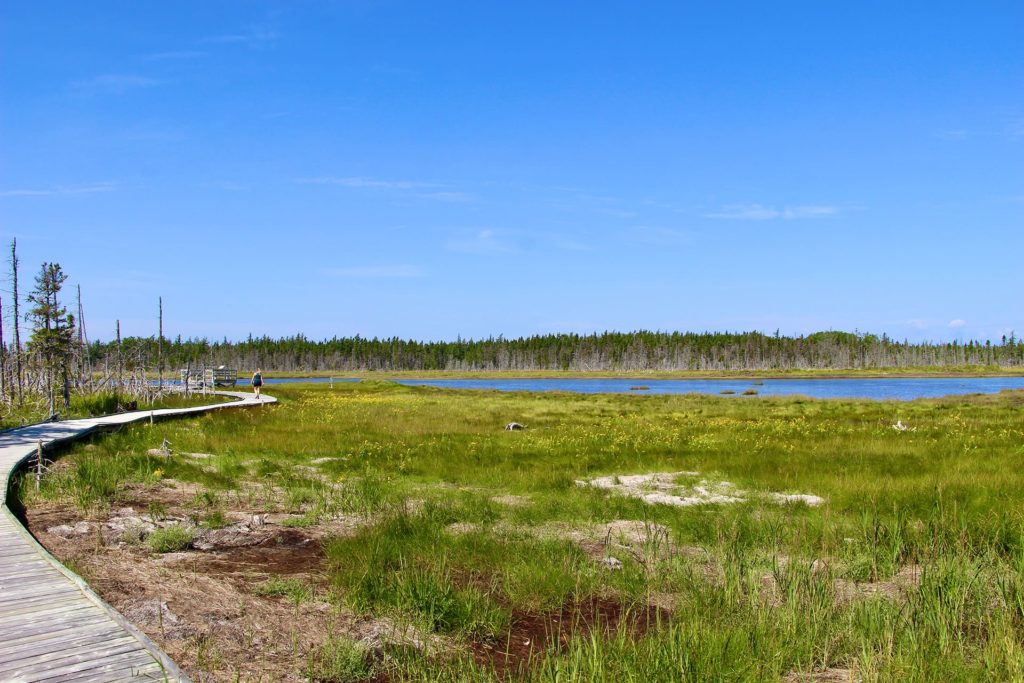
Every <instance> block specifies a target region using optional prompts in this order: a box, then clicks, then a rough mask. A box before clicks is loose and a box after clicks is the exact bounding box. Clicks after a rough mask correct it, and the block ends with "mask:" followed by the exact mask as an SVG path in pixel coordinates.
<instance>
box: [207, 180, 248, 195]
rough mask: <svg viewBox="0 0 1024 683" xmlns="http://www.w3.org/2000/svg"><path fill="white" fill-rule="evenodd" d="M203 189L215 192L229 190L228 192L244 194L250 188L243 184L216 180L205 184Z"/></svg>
mask: <svg viewBox="0 0 1024 683" xmlns="http://www.w3.org/2000/svg"><path fill="white" fill-rule="evenodd" d="M202 186H203V187H209V188H213V189H215V190H227V191H228V192H242V191H244V190H248V189H249V187H248V186H246V185H243V184H241V183H236V182H234V181H231V180H215V181H212V182H208V183H203V185H202Z"/></svg>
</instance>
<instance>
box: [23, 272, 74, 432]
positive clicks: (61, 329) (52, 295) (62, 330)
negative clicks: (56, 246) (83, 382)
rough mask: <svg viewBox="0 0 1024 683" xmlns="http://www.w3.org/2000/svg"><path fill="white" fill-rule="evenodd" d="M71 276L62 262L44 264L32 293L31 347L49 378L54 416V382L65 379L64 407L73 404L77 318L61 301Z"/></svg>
mask: <svg viewBox="0 0 1024 683" xmlns="http://www.w3.org/2000/svg"><path fill="white" fill-rule="evenodd" d="M67 279H68V276H67V275H66V274H65V273H64V271H63V269H61V267H60V264H59V263H44V264H43V265H42V267H41V268H40V269H39V274H38V275H36V286H35V289H33V290H32V292H31V293H30V294H29V295H28V302H29V304H30V305H31V309H30V310H29V312H28V318H29V320H31V321H32V337H31V339H30V340H29V349H30V350H31V351H32V352H33V353H35V354H36V355H37V357H38V358H39V361H40V365H41V366H42V370H43V373H44V375H45V377H46V394H47V399H48V401H49V409H50V416H51V417H52V416H53V415H54V400H53V399H54V382H55V380H56V378H57V377H58V376H59V377H61V379H62V380H63V385H64V386H63V388H64V391H63V394H64V408H65V409H67V408H68V407H69V403H70V401H71V391H70V383H69V370H70V366H71V355H72V349H73V344H72V343H73V341H74V337H75V317H74V316H73V315H71V314H69V313H68V311H67V308H65V307H64V306H62V305H61V303H60V290H61V287H63V286H64V282H65V281H66V280H67Z"/></svg>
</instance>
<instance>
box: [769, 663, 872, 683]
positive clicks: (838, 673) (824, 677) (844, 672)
mask: <svg viewBox="0 0 1024 683" xmlns="http://www.w3.org/2000/svg"><path fill="white" fill-rule="evenodd" d="M782 680H783V683H854V682H855V681H859V680H860V678H859V677H858V676H855V675H854V672H853V671H852V670H851V669H844V668H841V667H830V668H828V669H822V670H821V671H811V672H808V673H796V672H793V673H790V674H789V675H787V676H786V677H785V678H783V679H782Z"/></svg>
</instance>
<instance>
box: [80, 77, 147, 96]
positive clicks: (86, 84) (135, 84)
mask: <svg viewBox="0 0 1024 683" xmlns="http://www.w3.org/2000/svg"><path fill="white" fill-rule="evenodd" d="M162 82H163V81H160V80H158V79H156V78H150V77H148V76H138V75H135V74H100V75H98V76H93V77H91V78H83V79H81V80H78V81H75V82H74V83H73V84H72V85H74V87H75V88H76V89H78V90H83V91H87V92H112V93H120V92H124V91H126V90H132V89H135V88H151V87H153V86H155V85H160V84H161V83H162Z"/></svg>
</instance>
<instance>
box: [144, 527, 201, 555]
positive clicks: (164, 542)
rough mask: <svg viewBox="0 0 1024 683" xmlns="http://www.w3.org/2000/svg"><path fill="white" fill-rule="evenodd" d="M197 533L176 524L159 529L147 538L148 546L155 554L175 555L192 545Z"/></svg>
mask: <svg viewBox="0 0 1024 683" xmlns="http://www.w3.org/2000/svg"><path fill="white" fill-rule="evenodd" d="M194 536H195V532H194V531H193V530H192V529H191V528H190V527H185V526H181V525H180V524H175V525H173V526H169V527H164V528H163V529H157V530H156V531H154V532H153V533H151V534H150V535H149V536H148V537H147V538H146V544H147V545H149V548H150V550H152V551H153V552H155V553H174V552H177V551H179V550H184V549H185V548H188V547H189V546H190V545H192V538H193V537H194Z"/></svg>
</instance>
